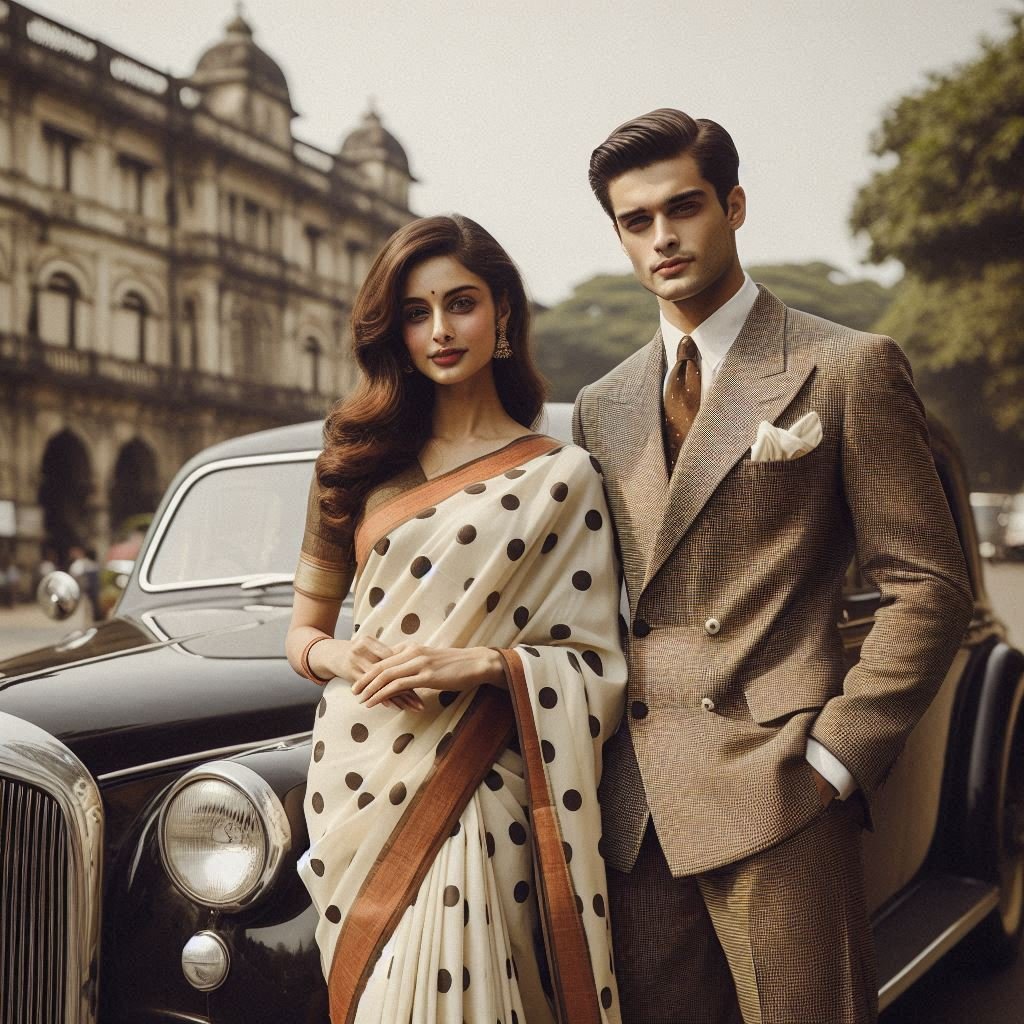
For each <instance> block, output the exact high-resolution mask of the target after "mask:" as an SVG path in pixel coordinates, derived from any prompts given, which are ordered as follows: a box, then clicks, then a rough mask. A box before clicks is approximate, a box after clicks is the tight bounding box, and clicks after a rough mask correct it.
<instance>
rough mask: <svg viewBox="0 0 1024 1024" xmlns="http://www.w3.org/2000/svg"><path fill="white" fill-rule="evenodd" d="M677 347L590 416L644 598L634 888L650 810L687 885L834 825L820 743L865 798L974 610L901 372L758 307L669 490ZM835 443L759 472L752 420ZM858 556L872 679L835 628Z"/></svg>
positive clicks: (628, 847)
mask: <svg viewBox="0 0 1024 1024" xmlns="http://www.w3.org/2000/svg"><path fill="white" fill-rule="evenodd" d="M664 374H665V357H664V346H663V343H662V339H661V335H660V332H659V334H658V335H656V336H655V338H654V339H653V341H651V343H650V344H649V345H647V346H645V347H644V348H643V349H641V350H640V351H638V352H636V353H635V354H634V355H632V356H630V357H629V358H628V359H626V360H625V361H624V362H623V363H621V364H620V365H619V366H618V367H616V368H615V369H614V370H612V371H611V372H610V373H609V374H608V375H607V376H605V377H604V378H602V379H601V380H599V381H597V382H596V383H595V384H592V385H589V386H588V387H586V388H584V390H583V391H582V392H581V393H580V395H579V397H578V399H577V401H576V409H575V418H574V431H575V436H576V440H577V442H578V443H579V444H581V445H583V446H584V447H586V448H588V449H589V450H590V451H591V453H592V454H593V455H594V456H595V457H596V458H597V459H598V461H599V462H600V464H601V467H602V469H603V471H604V476H605V487H606V490H607V494H608V503H609V506H610V508H611V513H612V516H613V518H614V520H615V526H616V530H617V532H618V537H619V543H620V547H621V554H622V563H623V571H624V575H625V581H626V589H627V593H628V597H629V612H630V623H629V636H628V639H627V657H628V660H629V670H630V677H629V690H628V696H627V700H626V714H625V718H624V720H623V723H622V725H621V726H620V728H619V730H618V731H617V732H616V734H615V735H614V736H613V737H612V738H611V739H610V740H609V742H608V744H607V745H606V747H605V769H604V778H603V781H602V789H601V799H602V805H603V813H604V846H605V854H606V857H607V859H608V862H609V863H610V864H611V865H612V866H613V867H615V868H618V869H619V870H621V871H628V870H630V869H631V868H632V865H633V863H634V862H635V860H636V856H637V852H638V850H639V848H640V841H641V838H642V836H643V832H644V829H645V827H646V824H647V821H648V816H650V817H651V818H653V822H654V825H655V829H656V831H657V834H658V838H659V840H660V841H661V846H662V849H663V850H664V853H665V856H666V859H667V861H668V864H669V867H670V868H671V870H672V873H673V874H674V875H676V876H680V875H685V874H692V873H696V872H701V871H709V870H711V869H714V868H716V867H719V866H721V865H724V864H728V863H731V862H733V861H736V860H739V859H741V858H743V857H746V856H748V855H750V854H752V853H755V852H757V851H758V850H762V849H765V848H767V847H769V846H772V845H773V844H775V843H777V842H779V841H781V840H782V839H784V838H785V837H786V836H788V835H790V834H792V833H793V832H795V831H796V830H797V829H799V828H800V827H801V826H803V825H805V824H806V823H807V822H809V821H810V819H811V818H812V817H813V816H814V815H816V814H817V813H818V812H819V810H820V801H819V798H818V795H817V790H816V788H815V785H814V777H813V774H812V770H811V768H810V766H809V765H808V763H807V761H806V758H805V750H806V741H807V737H808V735H811V736H813V737H814V738H815V739H816V740H818V742H820V743H821V744H822V745H823V746H824V747H826V748H827V749H828V750H830V751H831V752H832V753H833V754H834V755H835V756H836V757H837V758H838V759H839V760H840V761H841V762H842V763H843V764H844V765H845V766H846V767H847V768H848V769H849V770H850V772H851V773H852V774H853V776H854V778H855V779H856V781H857V783H858V785H859V786H860V789H861V791H862V792H863V794H864V795H865V796H866V797H868V798H869V797H870V794H871V792H872V791H873V790H874V789H875V788H876V787H877V786H878V785H879V783H880V782H881V781H882V780H883V778H884V777H885V775H886V773H887V772H888V770H889V768H890V766H891V765H892V763H893V761H894V760H895V759H896V756H897V755H898V754H899V752H900V749H901V747H902V746H903V743H904V741H905V739H906V737H907V735H908V734H909V733H910V731H911V729H912V728H913V726H914V724H915V723H916V722H917V720H918V718H919V717H920V716H921V714H922V713H923V712H924V710H925V708H926V707H927V706H928V703H929V701H930V700H931V699H932V697H933V695H934V694H935V691H936V690H937V688H938V687H939V685H940V684H941V682H942V679H943V677H944V675H945V673H946V671H947V669H948V667H949V664H950V662H951V660H952V657H953V655H954V653H955V652H956V650H957V647H958V646H959V643H960V640H961V638H962V636H963V634H964V631H965V629H966V627H967V624H968V621H969V618H970V614H971V607H972V599H971V593H970V590H969V587H968V583H967V575H966V570H965V567H964V560H963V553H962V551H961V549H960V545H959V541H958V539H957V534H956V530H955V528H954V526H953V522H952V518H951V516H950V512H949V507H948V505H947V503H946V499H945V495H944V494H943V491H942V487H941V484H940V483H939V480H938V476H937V474H936V472H935V466H934V462H933V460H932V455H931V451H930V448H929V444H928V430H927V425H926V422H925V416H924V411H923V409H922V406H921V403H920V400H919V399H918V396H917V394H916V392H915V390H914V387H913V383H912V379H911V373H910V368H909V365H908V363H907V360H906V358H905V356H904V355H903V353H902V352H901V351H900V349H899V348H898V347H897V346H896V344H895V343H894V342H893V341H891V340H890V339H888V338H884V337H880V336H878V335H869V334H863V333H860V332H858V331H853V330H850V329H849V328H846V327H842V326H840V325H838V324H834V323H830V322H828V321H827V320H822V319H820V318H818V317H815V316H811V315H809V314H807V313H802V312H799V311H797V310H794V309H789V308H788V307H786V306H785V305H784V304H783V303H782V302H781V301H779V299H777V298H776V297H775V296H774V295H772V294H771V292H769V291H767V290H765V289H764V288H761V289H760V294H759V296H758V298H757V300H756V302H755V303H754V306H753V309H752V310H751V312H750V315H749V317H748V318H747V321H746V323H745V324H744V326H743V329H742V330H741V332H740V334H739V336H738V337H737V339H736V341H735V342H734V344H733V346H732V348H731V349H730V350H729V353H728V355H727V356H726V357H725V359H724V361H723V362H722V365H721V367H720V369H719V372H718V375H717V377H716V379H715V382H714V384H713V386H712V388H711V389H710V392H709V393H708V394H707V396H706V397H705V399H704V401H703V403H702V405H701V409H700V412H699V413H698V415H697V418H696V419H695V421H694V424H693V427H692V428H691V431H690V434H689V436H688V437H687V438H686V441H685V443H684V445H683V448H682V451H681V452H680V455H679V459H678V461H677V463H676V466H675V469H674V471H673V473H672V476H671V479H670V478H669V477H668V475H667V471H666V463H665V453H664V447H663V442H662V401H661V390H662V381H663V378H664ZM812 410H813V411H815V412H816V413H817V414H818V416H819V417H820V419H821V424H822V429H823V434H824V436H823V438H822V441H821V443H820V445H818V447H817V448H815V449H814V450H813V451H812V452H810V453H808V454H806V455H804V456H802V457H800V458H798V459H795V460H792V461H788V462H754V461H751V459H750V448H751V445H752V444H753V442H754V440H755V438H756V435H757V428H758V424H759V423H760V422H761V421H762V420H767V421H769V422H771V423H774V424H776V425H777V426H780V427H789V426H791V425H792V424H793V423H794V422H795V421H796V420H798V419H799V418H800V417H801V416H803V415H804V414H805V413H808V412H810V411H812ZM854 554H856V556H857V559H858V561H859V564H860V568H861V572H862V573H863V574H864V576H865V577H866V578H867V579H868V580H869V581H870V582H871V583H872V584H873V585H874V586H875V587H877V588H878V590H879V591H880V592H881V595H882V601H881V605H880V608H879V611H878V613H877V617H876V621H875V624H874V626H873V627H872V629H871V631H870V634H869V635H868V637H867V638H866V639H865V641H864V644H863V648H862V652H861V658H860V661H859V663H858V664H857V665H856V666H855V667H854V668H852V669H850V670H849V671H847V670H846V667H845V665H844V661H843V649H842V642H841V638H840V635H839V630H838V626H837V623H838V619H839V613H840V600H841V596H842V583H843V578H844V575H845V570H846V568H847V565H848V563H849V562H850V559H851V556H853V555H854Z"/></svg>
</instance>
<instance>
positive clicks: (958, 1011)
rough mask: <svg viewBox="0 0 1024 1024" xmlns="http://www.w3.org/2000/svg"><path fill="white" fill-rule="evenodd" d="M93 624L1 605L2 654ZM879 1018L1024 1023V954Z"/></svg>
mask: <svg viewBox="0 0 1024 1024" xmlns="http://www.w3.org/2000/svg"><path fill="white" fill-rule="evenodd" d="M986 579H987V583H988V589H989V596H990V598H991V600H992V604H993V606H994V607H995V609H996V611H997V613H998V614H999V615H1000V616H1001V617H1002V618H1003V620H1004V621H1005V622H1006V624H1007V627H1008V628H1009V631H1010V638H1011V640H1012V641H1013V642H1014V643H1015V644H1017V646H1022V645H1024V564H1015V565H995V566H989V567H988V569H987V575H986ZM89 624H90V623H89V621H88V618H87V613H86V612H85V611H84V610H81V609H80V610H79V611H78V612H77V613H76V614H75V616H74V617H73V618H72V619H70V620H69V621H68V622H64V623H54V622H51V621H50V620H49V619H47V618H45V617H44V616H43V614H42V612H40V611H38V610H37V609H36V608H35V607H34V606H31V605H26V606H23V607H20V608H18V609H17V610H15V611H8V610H0V658H4V657H9V656H10V655H12V654H15V653H18V652H20V651H25V650H31V649H32V648H33V647H39V646H42V645H44V644H48V643H53V642H54V641H55V640H58V639H60V637H62V636H64V635H65V634H66V633H67V632H68V631H69V629H82V628H85V627H87V626H88V625H89ZM801 1024H807V1022H801ZM881 1024H1024V959H1022V961H1021V962H1020V963H1019V964H1018V965H1017V966H1016V967H1014V968H1013V969H1012V970H1009V971H1003V972H1001V973H997V974H984V973H981V972H979V971H978V970H977V969H976V965H973V964H971V963H970V962H969V960H968V959H967V958H966V957H965V956H964V955H962V954H960V953H958V951H954V952H953V953H952V954H950V956H948V957H946V958H945V960H943V961H942V962H941V963H939V964H938V965H937V966H936V968H935V969H934V970H933V971H932V972H931V973H930V974H929V975H928V976H927V977H926V978H924V979H923V980H922V981H920V982H919V983H918V984H917V985H915V986H914V987H913V988H912V989H911V990H910V991H909V992H907V993H906V994H905V995H904V996H903V997H902V998H901V999H899V1000H898V1001H897V1002H896V1003H894V1004H893V1006H891V1007H890V1008H889V1009H888V1010H887V1011H886V1013H885V1014H884V1015H883V1016H882V1022H881Z"/></svg>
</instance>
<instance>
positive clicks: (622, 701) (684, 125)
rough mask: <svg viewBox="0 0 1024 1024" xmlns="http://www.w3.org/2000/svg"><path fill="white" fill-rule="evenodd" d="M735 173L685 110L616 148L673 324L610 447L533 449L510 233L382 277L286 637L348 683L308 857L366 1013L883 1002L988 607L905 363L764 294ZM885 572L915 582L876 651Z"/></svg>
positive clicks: (698, 1013)
mask: <svg viewBox="0 0 1024 1024" xmlns="http://www.w3.org/2000/svg"><path fill="white" fill-rule="evenodd" d="M737 167H738V157H737V154H736V150H735V147H734V146H733V143H732V140H731V138H730V137H729V135H728V133H727V132H726V131H725V130H724V129H722V128H721V127H720V126H719V125H717V124H715V123H714V122H712V121H707V120H700V121H695V120H693V119H692V118H690V117H689V116H688V115H686V114H684V113H682V112H681V111H678V110H668V109H663V110H657V111H654V112H652V113H650V114H647V115H644V116H642V117H639V118H636V119H635V120H633V121H630V122H627V123H626V124H624V125H622V126H621V127H619V128H617V129H616V130H615V131H614V132H613V133H612V134H611V135H610V136H609V138H608V139H607V140H606V141H605V142H604V143H602V144H601V145H600V146H599V147H598V148H597V149H596V150H595V151H594V153H593V156H592V158H591V164H590V182H591V185H592V187H593V189H594V192H595V194H596V196H597V198H598V200H599V201H600V203H601V205H602V206H603V207H604V209H605V211H606V212H607V213H608V215H609V216H610V217H611V219H612V222H613V224H614V227H615V231H616V234H617V236H618V239H619V242H620V244H621V245H622V248H623V249H624V250H625V252H626V254H627V255H628V256H629V258H630V260H631V262H632V264H633V268H634V270H635V272H636V274H637V277H638V279H639V280H640V282H641V284H643V286H644V287H645V288H647V289H648V290H649V291H650V292H652V293H653V294H654V295H655V296H656V297H657V299H658V304H659V307H660V312H661V327H660V330H659V331H658V333H657V334H656V335H655V337H654V339H653V340H652V341H651V342H650V343H649V344H647V345H645V346H644V347H642V348H640V349H639V350H638V351H637V352H636V353H635V354H634V355H632V356H630V357H629V358H628V359H626V360H625V361H624V362H623V363H622V364H621V365H620V366H618V367H617V368H616V369H614V370H613V371H612V372H611V373H609V374H608V375H607V376H606V377H604V378H603V379H602V380H600V381H598V382H597V383H596V384H593V385H591V386H589V387H587V388H585V389H584V390H583V392H582V393H581V394H580V396H579V398H578V400H577V403H576V410H575V420H574V435H575V439H576V441H577V444H578V445H579V446H580V447H575V446H572V445H569V446H562V445H560V444H559V443H558V442H555V441H553V440H552V439H550V438H547V437H544V436H541V435H538V434H536V433H533V432H532V429H531V427H532V425H533V423H534V422H535V421H536V419H537V417H538V415H539V413H540V411H541V402H542V385H541V382H540V380H539V378H538V376H537V373H536V371H535V370H534V368H533V366H532V363H531V360H530V355H529V349H528V338H527V323H528V305H527V300H526V298H525V295H524V292H523V286H522V282H521V281H520V278H519V276H518V273H517V272H516V270H515V267H514V266H513V264H512V263H511V261H510V260H509V258H508V256H507V255H506V254H505V252H504V251H503V250H502V249H501V247H500V246H499V245H498V244H497V243H496V242H495V241H494V240H493V239H492V238H491V237H490V235H488V234H487V233H486V232H485V231H483V229H481V228H480V227H479V226H477V225H476V224H474V223H473V222H472V221H469V220H466V219H465V218H461V217H451V218H447V217H434V218H428V219H424V220H420V221H416V222H413V223H412V224H409V225H407V226H406V227H404V228H402V229H401V230H400V231H398V232H397V233H396V234H395V235H394V236H393V237H392V238H391V240H390V241H389V242H388V243H387V244H386V245H385V247H384V249H383V251H382V252H381V254H380V256H379V257H378V258H377V260H376V262H375V264H374V266H373V268H372V269H371V271H370V274H369V276H368V278H367V280H366V283H365V284H364V285H363V288H362V290H361V292H360V295H359V298H358V299H357V301H356V305H355V309H354V312H353V322H354V334H355V352H356V357H357V359H358V360H359V363H360V366H361V367H362V369H363V382H362V384H361V385H360V388H359V390H358V391H357V392H356V393H355V394H354V395H353V396H352V397H351V398H349V399H348V400H346V401H345V402H344V403H342V404H341V405H339V406H338V407H337V408H336V409H335V411H334V412H332V414H331V415H330V417H329V418H328V420H327V424H326V428H325V441H326V444H325V450H324V452H323V454H322V455H321V456H320V458H319V460H318V462H317V472H316V479H315V481H314V484H313V487H312V489H311V493H310V503H309V511H308V518H307V527H306V534H305V537H304V539H303V544H302V554H301V558H300V562H299V567H298V570H297V574H296V579H295V590H296V596H295V609H294V615H293V620H292V626H291V629H290V632H289V636H288V653H289V658H290V660H291V663H292V665H293V666H294V667H295V668H296V670H298V671H300V672H301V673H302V674H304V675H306V676H308V677H309V678H310V679H313V680H314V681H316V682H318V683H326V688H325V691H324V696H323V700H322V701H321V704H320V706H319V709H318V712H317V717H316V724H315V730H314V737H313V739H314V746H313V753H312V761H311V764H310V770H309V784H308V788H307V794H306V815H307V821H308V823H309V833H310V844H311V846H310V851H309V853H308V854H307V856H306V857H305V858H304V859H303V861H302V864H301V867H300V871H301V874H302V877H303V880H304V881H305V883H306V885H307V887H308V889H309V891H310V893H311V894H312V898H313V902H314V904H315V906H316V908H317V911H318V926H317V940H318V943H319V945H320V949H321V953H322V962H323V966H324V973H325V975H326V976H327V979H328V983H329V989H330V998H331V1017H332V1021H333V1024H347V1022H357V1024H370V1022H372V1024H405V1022H407V1021H412V1022H416V1024H420V1022H423V1024H426V1022H431V1024H433V1022H439V1024H463V1022H465V1024H491V1022H493V1021H497V1022H498V1024H515V1022H519V1024H547V1022H551V1024H554V1022H556V1021H557V1022H560V1024H598V1022H605V1024H612V1022H616V1021H624V1022H626V1024H662V1022H664V1024H729V1022H740V1021H742V1022H744V1024H753V1022H762V1024H846V1022H849V1024H854V1022H856V1024H860V1022H864V1021H870V1020H873V1019H874V1018H875V1016H876V1009H875V1005H876V1000H875V987H876V986H875V977H874V968H873V956H872V950H871V937H870V932H869V929H868V921H867V912H866V908H865V902H864V893H863V881H862V867H861V863H860V853H859V831H860V829H861V828H862V826H863V824H864V823H865V821H866V820H867V816H868V801H869V798H870V794H871V793H872V791H873V790H874V789H875V788H876V787H877V786H878V785H879V784H880V782H881V781H882V780H883V778H884V777H885V774H886V772H887V770H888V769H889V766H890V765H891V764H892V762H893V761H894V759H895V758H896V756H897V754H898V753H899V751H900V748H901V746H902V744H903V742H904V740H905V738H906V736H907V734H908V733H909V732H910V730H911V729H912V727H913V725H914V723H915V722H916V721H917V719H918V717H919V716H920V715H921V714H922V712H923V711H924V709H925V707H926V706H927V704H928V702H929V700H930V699H931V697H932V695H933V693H934V692H935V690H936V689H937V687H938V686H939V684H940V682H941V680H942V678H943V676H944V674H945V671H946V668H947V666H948V664H949V662H950V660H951V659H952V656H953V653H954V652H955V650H956V648H957V647H958V644H959V640H960V637H961V636H962V634H963V631H964V629H965V627H966V622H967V618H968V616H969V610H970V605H971V599H970V595H969V590H968V586H967V581H966V575H965V569H964V564H963V560H962V556H961V553H960V549H959V545H958V541H957V537H956V533H955V531H954V527H953V524H952V522H951V518H950V515H949V511H948V508H947V506H946V502H945V498H944V496H943V492H942V488H941V486H940V484H939V481H938V479H937V476H936V473H935V469H934V466H933V463H932V459H931V454H930V450H929V445H928V436H927V428H926V425H925V419H924V414H923V412H922V408H921V404H920V402H919V401H918V398H917V396H916V394H915V392H914V388H913V385H912V383H911V377H910V371H909V368H908V365H907V361H906V359H905V358H904V356H903V355H902V353H901V352H900V350H899V349H898V348H897V347H896V346H895V345H894V344H893V343H892V342H891V341H889V340H888V339H886V338H882V337H877V336H871V335H865V334H860V333H858V332H855V331H852V330H849V329H847V328H845V327H841V326H838V325H836V324H833V323H829V322H828V321H825V320H821V319H818V318H816V317H812V316H810V315H808V314H806V313H801V312H798V311H796V310H792V309H788V308H787V307H786V306H784V305H783V304H782V303H781V302H780V301H779V300H778V299H777V298H775V296H773V295H772V294H771V293H770V292H768V291H766V290H764V289H763V288H758V287H757V286H755V285H754V284H753V283H752V282H751V280H750V279H749V278H748V277H747V276H746V275H745V274H744V272H743V270H742V268H741V266H740V263H739V260H738V257H737V251H736V240H735V236H736V231H737V230H738V229H739V228H740V226H741V225H742V224H743V221H744V217H745V197H744V193H743V190H742V189H741V188H740V186H739V184H738V180H737ZM588 452H589V453H591V454H590V455H588ZM854 555H856V557H857V559H858V561H859V564H860V568H861V571H862V572H863V574H864V575H865V576H866V577H867V578H868V579H869V580H870V581H871V582H872V583H873V584H874V585H875V586H876V587H877V588H878V589H879V590H880V591H881V594H882V602H881V607H880V610H879V612H878V615H877V619H876V623H875V625H874V627H873V628H872V630H871V633H870V635H869V637H868V638H867V639H866V640H865V642H864V645H863V650H862V656H861V660H860V662H859V664H858V665H857V666H856V667H854V668H852V669H850V670H849V671H847V669H846V667H845V665H844V661H843V649H842V643H841V640H840V637H839V635H838V631H837V628H836V622H837V618H838V612H839V601H840V594H841V587H842V581H843V577H844V573H845V570H846V567H847V565H848V563H849V561H850V559H851V557H852V556H854ZM618 558H620V559H621V566H622V572H623V575H624V579H625V588H626V595H627V598H628V607H629V622H628V623H622V627H623V631H624V633H625V636H624V637H623V638H622V639H623V640H624V643H625V649H626V654H625V657H623V654H622V650H621V643H620V625H619V623H620V621H621V619H620V617H619V616H618V607H619V593H620V585H619V577H618V570H617V559H618ZM353 581H355V626H354V633H353V636H352V639H351V640H335V639H333V633H334V628H335V624H336V620H337V615H338V611H339V608H340V605H341V601H342V599H343V597H344V596H345V594H346V593H347V592H348V590H349V588H350V586H351V585H352V584H353ZM602 759H603V771H602ZM599 783H600V799H599V797H598V784H599ZM613 950H614V956H613V955H612V951H613Z"/></svg>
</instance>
